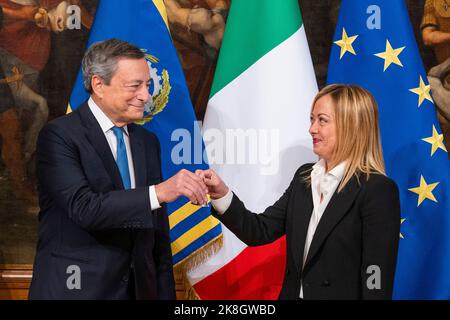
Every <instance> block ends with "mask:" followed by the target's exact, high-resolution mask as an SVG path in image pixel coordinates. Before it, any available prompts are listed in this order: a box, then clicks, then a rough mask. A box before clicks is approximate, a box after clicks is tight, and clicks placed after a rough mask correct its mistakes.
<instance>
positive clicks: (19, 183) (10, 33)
mask: <svg viewBox="0 0 450 320" xmlns="http://www.w3.org/2000/svg"><path fill="white" fill-rule="evenodd" d="M71 4H79V1H78V0H76V1H74V0H39V1H38V0H0V6H1V8H2V13H3V14H2V16H3V19H2V28H1V30H0V68H1V75H0V91H1V96H2V104H5V106H3V107H2V108H0V110H2V109H6V108H8V110H3V111H4V112H2V115H1V116H0V121H2V124H3V125H2V126H1V128H2V129H0V130H1V131H2V133H1V135H2V137H3V139H2V140H3V146H2V148H3V151H2V157H3V161H4V164H5V167H6V168H7V169H8V172H9V176H10V180H11V182H12V185H13V188H12V189H13V190H14V192H15V194H16V196H17V197H18V198H19V199H25V200H28V201H29V202H30V203H31V204H32V205H34V206H35V205H37V201H36V195H35V192H34V190H33V188H32V186H31V183H30V182H29V181H28V179H27V174H26V168H27V162H28V161H29V160H30V159H31V157H32V155H33V153H34V150H35V146H36V140H37V136H38V134H39V131H40V129H41V128H42V127H43V126H44V124H45V123H46V122H47V119H48V114H49V107H48V103H47V99H46V98H45V97H44V96H43V95H42V94H40V92H39V75H40V73H41V72H42V70H43V69H44V67H45V65H46V64H47V62H48V60H49V57H50V49H51V33H52V32H53V33H60V32H62V31H64V30H65V29H66V25H67V24H66V22H67V19H68V7H69V6H70V5H71ZM3 98H4V99H3ZM6 105H7V106H6Z"/></svg>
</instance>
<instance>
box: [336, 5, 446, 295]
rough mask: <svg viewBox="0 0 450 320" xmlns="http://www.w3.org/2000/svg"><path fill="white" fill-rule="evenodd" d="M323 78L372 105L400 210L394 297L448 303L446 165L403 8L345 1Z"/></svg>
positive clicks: (414, 43)
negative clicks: (366, 95)
mask: <svg viewBox="0 0 450 320" xmlns="http://www.w3.org/2000/svg"><path fill="white" fill-rule="evenodd" d="M328 72H329V73H328V83H354V84H358V85H361V86H362V87H365V88H366V89H368V90H369V91H371V92H372V93H373V94H374V96H375V98H376V99H377V102H378V106H379V113H380V127H381V136H382V144H383V152H384V160H385V163H386V170H387V174H388V175H389V176H390V177H391V178H392V179H394V180H395V181H396V182H397V185H398V187H399V189H400V201H401V211H402V212H401V214H402V219H401V234H400V235H399V236H400V238H401V240H400V247H399V254H398V262H397V271H396V278H395V284H394V298H395V299H449V298H450V199H449V195H450V170H449V160H448V154H447V150H446V148H445V146H444V143H443V135H442V133H441V131H440V127H439V123H438V121H437V118H436V111H435V108H434V105H433V100H432V97H431V94H430V86H429V85H428V81H427V75H426V73H425V69H424V67H423V64H422V60H421V57H420V55H419V50H418V47H417V43H416V41H415V38H414V33H413V29H412V27H411V24H410V21H409V17H408V12H407V9H406V6H405V3H404V1H403V0H370V1H368V0H358V1H354V0H343V1H342V4H341V9H340V16H339V20H338V23H337V27H336V34H335V36H334V43H333V48H332V52H331V58H330V64H329V71H328ZM356 134H357V133H356ZM382 236H383V235H382V234H380V237H382Z"/></svg>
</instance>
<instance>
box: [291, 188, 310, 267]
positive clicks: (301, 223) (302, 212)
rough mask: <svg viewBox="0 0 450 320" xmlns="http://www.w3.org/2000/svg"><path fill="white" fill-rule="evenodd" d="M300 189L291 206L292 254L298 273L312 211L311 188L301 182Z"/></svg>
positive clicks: (301, 264)
mask: <svg viewBox="0 0 450 320" xmlns="http://www.w3.org/2000/svg"><path fill="white" fill-rule="evenodd" d="M301 188H303V190H302V191H303V192H302V193H301V196H300V197H299V199H298V200H296V202H295V204H294V206H293V207H294V209H293V210H294V215H293V216H294V218H293V220H294V221H293V225H294V227H293V232H294V235H293V236H292V240H293V244H292V250H293V253H292V254H293V257H294V261H295V265H296V267H297V271H298V272H299V273H300V271H301V270H302V266H303V252H304V250H305V241H306V233H307V232H308V226H309V220H310V219H311V214H312V210H313V201H312V193H311V187H310V186H307V185H306V184H305V183H304V182H302V183H301Z"/></svg>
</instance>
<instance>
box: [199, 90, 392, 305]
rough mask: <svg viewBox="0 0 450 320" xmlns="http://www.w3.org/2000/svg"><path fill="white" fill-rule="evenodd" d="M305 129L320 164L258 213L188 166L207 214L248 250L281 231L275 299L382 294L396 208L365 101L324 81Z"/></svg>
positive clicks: (302, 171) (388, 275)
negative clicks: (209, 209)
mask: <svg viewBox="0 0 450 320" xmlns="http://www.w3.org/2000/svg"><path fill="white" fill-rule="evenodd" d="M309 131H310V134H311V136H312V139H313V150H314V153H316V154H317V155H318V156H319V159H320V160H319V161H318V162H317V163H316V164H314V165H313V164H306V165H303V166H302V167H300V168H299V169H298V170H297V172H296V174H295V176H294V178H293V180H292V182H291V184H290V185H289V187H288V189H287V190H286V191H285V193H284V194H283V195H282V196H281V198H280V199H279V200H278V201H277V202H275V204H273V205H272V206H270V207H268V208H267V209H266V210H265V211H264V213H261V214H254V213H252V212H250V211H248V210H247V209H246V208H245V206H244V204H243V203H242V202H241V201H240V200H239V198H238V197H237V195H235V194H233V193H232V192H231V190H229V188H228V187H227V186H226V185H225V183H224V182H223V181H222V180H221V178H220V177H219V176H218V175H217V174H216V173H215V172H214V171H213V170H207V171H197V174H198V175H200V176H201V177H203V179H204V181H205V183H206V185H207V186H208V188H209V193H210V196H211V199H212V203H213V207H214V215H215V216H216V217H217V218H218V219H219V220H220V221H221V222H223V223H224V224H225V225H226V226H227V228H229V229H230V230H231V231H232V232H233V233H235V234H236V235H237V236H238V237H239V238H240V239H241V240H242V241H243V242H245V243H246V244H247V245H249V246H259V245H264V244H267V243H270V242H273V241H275V240H276V239H278V238H280V237H281V236H283V235H286V243H287V249H286V257H287V260H286V272H285V276H284V282H283V287H282V290H281V293H280V296H279V298H280V299H299V298H300V299H391V296H392V288H393V281H394V272H395V266H396V259H397V247H398V240H399V232H400V205H399V196H398V189H397V186H396V184H395V183H394V182H393V181H392V180H391V179H389V178H388V177H386V175H385V169H384V163H383V156H382V151H381V142H380V134H379V126H378V111H377V105H376V102H375V99H374V98H373V96H372V95H371V94H370V93H369V92H368V91H366V90H364V89H362V88H361V87H358V86H354V85H331V86H328V87H326V88H324V89H322V90H321V91H320V92H319V93H318V95H317V96H316V98H315V100H314V102H313V108H312V111H311V127H310V130H309Z"/></svg>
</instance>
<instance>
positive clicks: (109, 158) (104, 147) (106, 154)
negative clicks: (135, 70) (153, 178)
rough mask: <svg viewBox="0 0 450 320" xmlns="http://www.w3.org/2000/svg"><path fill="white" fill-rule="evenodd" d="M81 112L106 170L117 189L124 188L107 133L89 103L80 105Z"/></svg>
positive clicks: (88, 133)
mask: <svg viewBox="0 0 450 320" xmlns="http://www.w3.org/2000/svg"><path fill="white" fill-rule="evenodd" d="M77 111H78V112H79V114H80V117H81V120H82V122H83V124H84V126H85V128H86V136H87V138H88V140H89V141H90V143H91V144H92V145H93V146H94V149H95V151H97V153H98V155H99V157H100V158H101V159H102V161H103V165H104V166H105V169H106V171H107V172H108V174H109V176H110V178H111V180H112V182H113V184H114V187H115V189H123V183H122V177H121V176H120V172H119V168H117V164H116V161H115V160H114V156H113V154H112V153H111V149H110V147H109V144H108V141H107V140H106V137H105V134H104V133H103V131H102V128H101V127H100V124H99V123H98V122H97V120H96V119H95V117H94V115H93V114H92V112H91V109H89V106H88V104H87V103H85V104H83V105H82V106H80V107H79V108H78V110H77Z"/></svg>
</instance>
